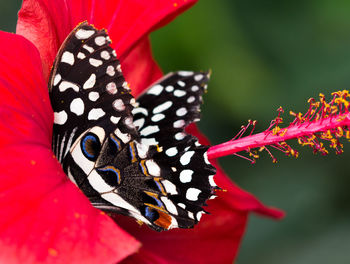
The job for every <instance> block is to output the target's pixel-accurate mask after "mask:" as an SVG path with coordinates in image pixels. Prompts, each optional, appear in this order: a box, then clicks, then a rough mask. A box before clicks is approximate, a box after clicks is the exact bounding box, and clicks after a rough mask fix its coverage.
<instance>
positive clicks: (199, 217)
mask: <svg viewBox="0 0 350 264" xmlns="http://www.w3.org/2000/svg"><path fill="white" fill-rule="evenodd" d="M202 215H203V212H198V213H197V214H196V218H197V221H200V220H201V217H202Z"/></svg>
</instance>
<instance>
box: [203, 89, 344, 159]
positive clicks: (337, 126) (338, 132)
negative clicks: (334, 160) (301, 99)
mask: <svg viewBox="0 0 350 264" xmlns="http://www.w3.org/2000/svg"><path fill="white" fill-rule="evenodd" d="M308 104H309V108H308V110H307V112H306V113H305V114H302V113H300V112H299V113H295V112H293V111H290V112H289V114H290V115H291V116H293V117H294V119H293V121H292V122H291V123H290V124H289V126H287V127H285V128H281V127H280V124H282V123H283V118H282V117H281V115H282V114H283V113H284V110H283V108H282V107H279V108H278V109H277V112H278V114H277V117H276V118H275V119H273V120H272V121H271V122H270V125H269V127H268V128H267V129H266V130H265V131H263V132H261V133H258V134H253V131H254V128H255V124H256V121H251V120H249V121H248V124H247V125H246V126H242V128H241V130H240V131H239V133H238V134H237V135H236V136H235V137H234V138H233V139H232V140H231V141H229V142H226V143H223V144H220V145H217V146H213V147H211V148H210V149H209V150H208V157H209V158H210V159H213V158H218V157H222V156H226V155H232V154H234V155H236V156H240V155H237V152H241V151H245V152H247V153H248V155H249V157H251V159H253V160H254V162H255V159H257V158H259V155H258V151H259V152H262V151H263V150H266V151H267V152H268V154H269V156H270V157H271V158H272V160H273V162H276V159H275V157H274V156H273V155H272V153H271V152H270V151H269V150H268V149H267V148H266V146H271V147H273V148H274V149H277V150H279V151H282V152H283V153H285V154H286V155H288V156H292V157H298V155H299V153H298V151H296V150H294V149H293V148H292V147H291V146H290V145H288V144H287V143H286V141H287V140H290V139H297V141H298V143H299V144H300V145H301V146H309V147H311V148H312V149H313V152H314V153H315V154H316V153H320V154H321V155H327V154H328V153H329V151H328V150H327V148H326V145H325V144H324V143H325V142H328V144H329V145H328V146H329V148H331V149H334V150H335V153H336V154H341V153H343V144H342V143H341V142H340V138H346V139H348V140H350V130H349V129H350V113H349V107H350V94H349V92H348V91H347V90H344V91H338V92H334V93H332V99H331V100H330V101H329V102H327V101H326V98H325V95H324V94H322V93H320V94H319V100H318V101H316V100H315V99H314V98H310V99H309V100H308ZM250 125H253V129H252V131H251V133H250V134H249V136H246V137H242V136H243V134H244V133H245V132H246V131H247V129H248V127H249V126H250ZM255 149H258V151H256V150H255ZM244 158H245V159H248V160H250V161H251V159H250V158H246V157H244ZM254 162H252V163H254Z"/></svg>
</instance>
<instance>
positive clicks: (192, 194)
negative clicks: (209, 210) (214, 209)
mask: <svg viewBox="0 0 350 264" xmlns="http://www.w3.org/2000/svg"><path fill="white" fill-rule="evenodd" d="M201 192H202V191H201V190H199V189H197V188H188V189H187V192H186V199H187V200H190V201H197V200H198V195H199V194H200V193H201Z"/></svg>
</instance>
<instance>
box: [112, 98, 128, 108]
mask: <svg viewBox="0 0 350 264" xmlns="http://www.w3.org/2000/svg"><path fill="white" fill-rule="evenodd" d="M113 107H114V109H115V110H117V111H123V110H125V105H124V102H123V100H122V99H116V100H115V101H114V102H113Z"/></svg>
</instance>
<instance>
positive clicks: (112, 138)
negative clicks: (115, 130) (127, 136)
mask: <svg viewBox="0 0 350 264" xmlns="http://www.w3.org/2000/svg"><path fill="white" fill-rule="evenodd" d="M110 138H111V140H112V141H113V142H114V144H115V145H116V146H117V149H118V150H120V141H119V140H118V139H117V138H116V137H115V136H114V135H113V134H112V135H111V136H110Z"/></svg>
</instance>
